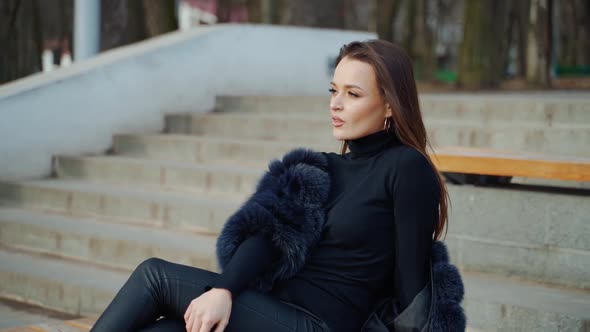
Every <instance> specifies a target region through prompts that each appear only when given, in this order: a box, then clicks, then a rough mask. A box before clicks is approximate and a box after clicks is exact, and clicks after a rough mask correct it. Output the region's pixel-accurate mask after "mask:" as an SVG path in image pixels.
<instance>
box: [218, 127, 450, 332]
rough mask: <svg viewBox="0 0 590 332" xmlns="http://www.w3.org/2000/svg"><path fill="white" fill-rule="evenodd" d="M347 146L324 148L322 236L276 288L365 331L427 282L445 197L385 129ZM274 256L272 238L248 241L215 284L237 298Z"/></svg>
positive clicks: (419, 160)
mask: <svg viewBox="0 0 590 332" xmlns="http://www.w3.org/2000/svg"><path fill="white" fill-rule="evenodd" d="M348 144H349V149H350V152H348V153H346V154H344V155H340V154H338V153H334V152H322V153H324V154H325V156H326V157H327V158H328V171H329V173H330V177H331V180H332V181H331V191H330V195H329V198H328V203H327V205H326V224H325V226H324V229H323V232H322V236H321V238H320V241H319V242H318V244H317V246H316V247H315V248H313V250H312V251H311V253H310V256H309V258H308V260H307V261H306V263H305V265H304V266H303V268H302V269H301V270H300V271H299V272H298V273H297V274H296V275H295V276H294V277H293V278H290V279H288V280H282V281H279V282H277V283H276V285H275V287H274V288H273V290H272V291H271V293H272V294H273V295H275V296H277V297H279V298H280V299H282V300H285V301H289V302H292V303H295V304H298V305H300V306H303V307H305V308H307V309H309V310H310V311H311V312H313V313H315V314H316V315H317V316H319V317H320V318H322V319H323V320H324V321H326V323H327V324H328V325H329V326H330V327H331V328H332V330H333V331H358V330H359V329H360V327H361V325H362V323H363V322H364V321H365V319H366V318H367V317H368V314H369V312H370V310H371V307H372V305H374V304H375V303H376V302H377V301H378V300H379V299H380V297H383V296H385V295H387V293H389V294H390V295H391V294H393V295H394V296H395V297H396V298H397V299H398V303H397V306H398V310H399V311H400V312H401V311H402V310H404V309H405V308H406V307H407V306H408V305H409V304H410V302H411V301H412V300H413V298H414V296H415V295H416V294H417V293H418V292H419V291H420V290H421V289H422V288H423V287H424V285H425V284H426V283H427V282H428V280H429V269H428V264H429V258H430V248H431V242H432V234H433V231H434V226H435V224H436V220H437V216H438V200H439V197H440V196H439V188H438V183H437V179H436V174H435V172H434V170H433V169H432V168H431V166H430V164H429V163H428V161H427V160H426V158H425V157H424V156H423V155H422V154H420V153H419V152H418V151H417V150H415V149H414V148H411V147H409V146H406V145H403V144H402V143H401V142H400V141H399V140H398V139H397V138H395V137H394V136H392V135H390V134H388V133H387V132H386V131H385V130H381V131H378V132H375V133H372V134H369V135H366V136H363V137H361V138H357V139H354V140H351V141H349V142H348ZM275 254H276V252H275V251H274V249H273V248H272V247H271V246H270V243H269V242H267V241H266V239H265V238H263V237H261V236H253V237H251V238H248V239H247V240H245V241H244V242H242V244H241V245H240V246H239V247H238V250H237V251H236V253H235V254H234V256H233V257H232V259H231V261H230V263H229V264H228V265H227V266H226V268H225V270H224V271H223V273H222V274H221V275H220V276H219V277H218V279H217V280H216V282H215V284H214V285H213V287H217V288H226V289H229V290H230V291H231V292H232V295H233V297H234V298H235V297H236V296H237V295H238V294H239V293H240V292H241V291H242V290H243V289H244V288H246V287H247V286H248V284H249V283H250V282H251V281H252V280H253V279H254V278H256V276H257V275H259V274H261V273H262V271H263V270H264V269H265V267H267V266H268V265H269V264H270V262H271V260H272V259H273V257H274V256H273V255H275ZM391 292H393V293H391Z"/></svg>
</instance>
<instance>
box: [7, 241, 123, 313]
mask: <svg viewBox="0 0 590 332" xmlns="http://www.w3.org/2000/svg"><path fill="white" fill-rule="evenodd" d="M130 274H131V273H130V272H129V271H116V270H112V269H106V268H104V267H100V266H95V265H92V264H82V263H80V262H72V261H67V260H63V259H58V258H54V257H47V256H40V255H34V254H29V253H23V252H17V251H14V250H8V249H0V296H2V297H8V298H12V299H18V300H21V301H23V302H27V303H34V304H38V305H41V306H43V307H47V308H52V309H56V310H60V311H62V312H67V313H70V314H76V315H86V314H96V313H101V312H102V311H104V309H105V308H106V307H107V305H108V304H109V303H110V301H111V300H112V298H113V297H114V295H115V294H116V292H117V290H118V289H119V288H121V286H123V284H124V283H125V281H126V280H127V278H129V275H130Z"/></svg>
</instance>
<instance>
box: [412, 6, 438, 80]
mask: <svg viewBox="0 0 590 332" xmlns="http://www.w3.org/2000/svg"><path fill="white" fill-rule="evenodd" d="M413 2H414V3H415V6H416V8H415V14H416V21H415V22H414V27H415V28H414V31H415V38H414V40H413V43H412V54H413V56H412V59H413V62H414V70H415V72H416V78H417V79H422V80H432V79H434V72H435V70H436V57H435V54H434V45H435V43H434V32H433V31H432V29H431V28H430V27H429V26H428V23H427V18H428V12H429V10H428V9H429V8H428V2H429V0H415V1H413Z"/></svg>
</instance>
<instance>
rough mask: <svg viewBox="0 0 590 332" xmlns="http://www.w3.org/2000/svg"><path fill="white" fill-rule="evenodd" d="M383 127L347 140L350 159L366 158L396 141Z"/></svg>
mask: <svg viewBox="0 0 590 332" xmlns="http://www.w3.org/2000/svg"><path fill="white" fill-rule="evenodd" d="M397 141H398V139H397V137H395V136H393V135H392V134H389V133H388V132H387V131H386V130H385V129H382V130H380V131H377V132H374V133H372V134H369V135H365V136H363V137H359V138H356V139H353V140H349V141H348V148H349V149H350V159H359V158H368V157H372V156H374V155H376V154H377V153H379V152H380V151H382V150H384V149H385V148H387V147H390V146H392V145H393V144H394V143H395V142H397Z"/></svg>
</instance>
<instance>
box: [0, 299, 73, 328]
mask: <svg viewBox="0 0 590 332" xmlns="http://www.w3.org/2000/svg"><path fill="white" fill-rule="evenodd" d="M75 318H78V317H77V316H73V315H67V314H63V313H59V312H54V311H50V310H47V309H43V308H39V307H35V306H30V305H25V304H21V303H18V302H14V301H11V300H6V299H0V329H7V328H10V327H17V326H24V325H33V324H41V323H56V322H59V321H63V320H66V319H75Z"/></svg>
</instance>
